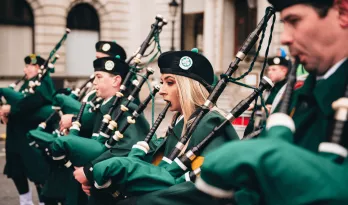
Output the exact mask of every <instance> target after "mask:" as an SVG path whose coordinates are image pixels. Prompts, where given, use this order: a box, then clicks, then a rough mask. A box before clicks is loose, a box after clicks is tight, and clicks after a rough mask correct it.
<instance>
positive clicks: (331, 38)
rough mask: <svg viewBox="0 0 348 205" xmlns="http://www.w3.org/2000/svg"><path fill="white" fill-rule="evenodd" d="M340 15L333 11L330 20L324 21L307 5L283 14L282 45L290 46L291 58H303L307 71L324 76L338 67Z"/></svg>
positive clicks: (323, 18)
mask: <svg viewBox="0 0 348 205" xmlns="http://www.w3.org/2000/svg"><path fill="white" fill-rule="evenodd" d="M337 15H338V13H336V12H334V10H333V9H330V10H329V12H328V14H327V16H326V17H322V18H321V17H320V16H319V15H318V14H317V13H316V11H315V10H314V8H313V7H311V6H307V5H305V4H297V5H294V6H290V7H288V8H286V9H284V10H282V12H281V19H282V21H283V22H284V31H283V33H282V35H281V42H282V44H284V45H287V46H289V50H290V53H291V55H292V56H298V57H299V58H300V60H301V63H302V64H303V65H304V67H305V68H306V70H307V71H309V72H312V73H315V74H317V75H322V74H324V73H325V72H326V71H327V69H329V68H330V67H331V66H333V64H334V63H335V62H334V58H335V57H334V55H335V52H337V49H335V48H334V46H333V45H334V43H335V41H337V39H336V38H335V34H336V32H337V28H338V19H337ZM336 22H337V23H336Z"/></svg>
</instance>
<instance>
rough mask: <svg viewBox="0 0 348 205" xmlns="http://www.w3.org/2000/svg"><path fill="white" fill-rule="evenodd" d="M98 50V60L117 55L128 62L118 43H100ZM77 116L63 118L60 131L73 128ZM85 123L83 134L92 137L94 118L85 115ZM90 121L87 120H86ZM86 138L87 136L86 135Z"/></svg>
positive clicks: (71, 115) (98, 43)
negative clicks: (73, 120) (73, 121)
mask: <svg viewBox="0 0 348 205" xmlns="http://www.w3.org/2000/svg"><path fill="white" fill-rule="evenodd" d="M95 49H96V58H97V59H98V58H102V57H116V56H117V55H118V56H120V59H122V60H124V61H125V60H126V58H127V56H126V52H125V50H124V49H123V48H122V47H121V46H120V45H119V44H117V43H116V42H114V41H99V42H97V43H96V44H95ZM74 116H75V115H74V114H65V115H63V116H62V117H61V120H60V122H59V129H60V131H63V130H65V129H69V128H70V127H71V126H72V119H73V117H74ZM83 117H84V118H83V119H82V120H83V122H84V126H83V127H82V129H83V130H82V131H81V132H83V133H86V136H87V135H88V134H90V135H91V132H92V130H91V128H93V120H91V119H93V116H90V115H88V114H85V113H84V115H83ZM86 117H87V118H88V119H85V118H86ZM88 122H91V123H92V124H89V125H87V124H86V123H88ZM84 136H85V135H84Z"/></svg>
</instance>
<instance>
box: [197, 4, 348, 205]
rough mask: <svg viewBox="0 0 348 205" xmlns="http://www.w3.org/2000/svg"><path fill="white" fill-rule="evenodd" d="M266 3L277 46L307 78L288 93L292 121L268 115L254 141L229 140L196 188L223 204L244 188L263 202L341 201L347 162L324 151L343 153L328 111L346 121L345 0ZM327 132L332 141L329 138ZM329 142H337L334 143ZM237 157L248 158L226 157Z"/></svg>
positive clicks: (344, 146) (343, 200)
mask: <svg viewBox="0 0 348 205" xmlns="http://www.w3.org/2000/svg"><path fill="white" fill-rule="evenodd" d="M269 1H270V3H271V4H273V6H274V7H275V9H276V10H278V11H280V12H281V18H282V21H283V22H284V32H283V34H282V37H281V41H282V43H283V44H284V45H288V46H289V48H290V52H291V55H292V56H295V57H297V58H299V59H300V62H301V63H302V64H303V65H304V66H305V69H306V70H307V71H308V72H309V76H308V77H307V79H306V81H305V82H304V85H303V87H301V88H300V89H298V90H296V91H295V93H294V96H293V100H292V102H291V107H292V109H290V111H291V112H290V116H292V119H291V118H290V117H285V116H284V115H283V117H280V116H281V115H274V117H272V116H270V118H269V120H268V122H267V130H268V133H267V132H265V133H264V134H263V136H262V137H261V138H260V139H256V140H248V141H243V142H239V143H238V142H237V143H229V144H226V145H225V146H224V147H222V148H221V149H219V150H216V152H214V153H211V155H209V156H207V160H206V161H205V164H203V167H202V172H201V178H200V179H199V180H197V183H196V186H197V188H198V189H199V190H201V191H203V192H204V193H206V194H209V195H212V196H215V197H218V198H228V199H233V198H234V193H235V192H234V190H236V189H238V188H241V187H246V188H249V189H253V190H255V191H256V192H257V193H258V194H259V196H260V202H259V203H262V204H294V205H297V204H347V203H348V197H347V194H346V187H347V184H348V177H347V175H346V173H347V164H346V160H345V161H340V163H341V164H340V163H338V162H337V161H333V160H332V157H330V156H327V154H324V153H328V152H331V153H335V154H336V155H340V157H341V158H342V157H343V159H344V158H345V157H346V156H347V147H348V141H347V138H346V133H347V131H348V130H347V126H346V123H345V122H344V123H341V125H345V126H339V129H340V130H339V131H338V132H337V130H334V131H330V130H332V124H333V122H335V121H334V120H335V118H334V114H335V111H334V109H333V108H335V109H337V111H336V112H338V113H339V114H338V119H340V120H342V119H344V120H345V121H346V119H347V118H346V116H347V115H346V114H343V116H342V114H340V113H342V112H343V113H347V101H346V99H347V95H348V93H347V84H348V73H347V72H348V69H347V68H348V60H347V57H348V48H347V46H348V40H347V38H346V36H347V35H348V1H346V0H337V1H336V0H322V1H314V0H302V1H296V0H286V1H278V0H269ZM342 96H344V97H345V98H343V99H340V98H341V97H342ZM276 114H278V113H276ZM339 115H341V116H339ZM342 117H343V118H342ZM336 120H337V116H336ZM336 128H337V126H336V127H335V129H336ZM271 131H273V132H272V134H270V132H271ZM276 131H277V133H276ZM331 132H333V133H332V135H333V136H334V137H335V138H334V139H328V137H327V136H328V135H330V134H331ZM338 133H340V134H342V136H337V134H338ZM330 137H331V136H330ZM337 137H339V138H340V140H339V141H337V139H336V138H337ZM331 138H332V137H331ZM328 140H333V141H334V142H335V141H337V142H339V143H340V144H339V146H333V145H332V144H333V142H330V143H326V142H327V141H328ZM328 144H331V145H329V146H328ZM330 147H331V148H330ZM332 147H334V148H332ZM318 151H320V153H318ZM241 153H249V154H247V155H240V156H241V157H237V158H232V157H228V156H226V154H228V155H238V154H241ZM340 157H338V158H340ZM336 158H337V157H336ZM227 162H228V166H226V163H227ZM217 179H218V180H217Z"/></svg>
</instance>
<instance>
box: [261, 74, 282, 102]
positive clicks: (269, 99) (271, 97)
mask: <svg viewBox="0 0 348 205" xmlns="http://www.w3.org/2000/svg"><path fill="white" fill-rule="evenodd" d="M285 84H286V79H284V80H282V81H280V82H277V83H276V84H275V85H274V87H273V88H272V89H271V91H270V94H269V96H268V97H267V100H266V102H265V104H266V105H272V103H273V101H274V99H275V97H276V96H277V94H278V92H279V91H280V89H281V88H282V87H283V86H284V85H285Z"/></svg>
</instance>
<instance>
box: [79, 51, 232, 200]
mask: <svg viewBox="0 0 348 205" xmlns="http://www.w3.org/2000/svg"><path fill="white" fill-rule="evenodd" d="M158 66H159V67H160V71H161V74H162V75H161V82H162V87H161V90H160V91H159V94H160V95H161V96H162V97H163V100H165V101H166V102H170V103H171V106H170V108H169V110H170V111H172V112H176V114H175V115H174V119H173V123H172V125H171V126H169V130H168V131H167V133H166V136H165V137H164V138H163V140H162V141H159V140H157V139H156V138H153V139H152V141H151V142H150V143H149V144H150V151H149V152H148V153H147V155H146V158H145V159H146V160H147V161H148V162H149V163H141V167H137V163H135V162H134V163H133V162H132V160H133V158H131V157H117V155H115V154H113V153H109V154H105V155H104V156H101V157H99V159H97V160H95V161H94V162H92V163H91V166H88V167H85V168H84V169H83V172H81V170H78V171H75V173H74V175H75V179H77V180H78V181H79V182H80V183H81V184H82V187H83V189H84V191H85V192H86V193H87V194H91V192H90V189H91V187H92V186H93V184H94V183H95V182H96V183H95V184H100V185H101V186H99V185H96V187H98V188H101V187H106V186H103V185H102V184H103V182H102V181H104V179H105V180H106V179H110V178H112V179H114V178H117V179H116V180H117V181H118V180H120V183H122V187H123V186H124V187H127V185H129V184H127V180H128V179H131V178H132V179H134V178H137V177H139V179H140V178H144V177H145V178H147V177H149V178H148V180H150V181H153V182H154V183H153V184H151V183H148V184H146V185H145V187H143V186H144V185H143V184H144V183H140V184H139V187H137V183H132V189H134V190H135V189H136V190H139V192H137V193H133V192H127V191H126V190H120V191H121V192H122V191H124V194H126V195H127V196H132V195H138V194H139V193H147V192H152V191H155V190H158V189H162V188H164V187H166V186H164V187H163V186H160V187H158V186H157V185H156V180H160V178H161V174H160V173H158V174H157V173H156V169H158V170H159V169H161V168H163V167H164V165H162V162H161V163H160V164H159V165H158V167H155V166H154V165H152V164H151V162H153V163H154V164H158V162H156V159H161V158H162V156H163V155H164V156H167V155H168V154H169V153H170V152H171V151H172V150H173V149H174V147H175V146H176V144H177V142H178V141H179V139H180V136H182V134H183V133H184V131H185V129H184V128H186V127H188V126H190V124H191V121H192V120H190V116H191V115H192V114H193V113H194V111H195V109H196V108H198V107H199V106H201V105H202V104H203V103H204V102H205V100H206V99H207V97H208V95H209V90H210V89H211V84H213V81H214V72H213V68H212V66H211V64H210V62H209V61H208V60H207V59H206V58H205V57H204V56H203V55H201V54H199V53H198V52H195V51H171V52H166V53H163V54H162V55H161V56H160V57H159V59H158ZM224 119H225V118H224V116H222V114H220V112H219V111H217V110H215V109H214V110H211V111H210V112H208V113H207V114H206V115H205V117H204V118H203V119H202V121H201V122H200V123H199V125H198V126H197V129H196V130H195V132H194V133H193V135H192V137H191V138H190V140H189V141H188V143H186V144H185V146H184V149H183V151H182V153H184V152H185V151H188V150H189V149H191V148H192V147H194V146H196V145H197V144H198V143H200V142H201V141H202V140H203V139H204V138H205V137H206V136H207V135H208V134H209V133H210V132H211V131H212V130H213V128H214V127H215V126H217V125H219V124H220V123H222V122H223V121H224ZM235 139H238V136H237V133H236V132H235V130H234V128H233V127H232V126H231V125H230V124H228V125H227V126H225V128H224V129H223V130H222V131H221V132H219V133H217V134H216V136H215V137H214V138H213V140H211V141H210V142H209V144H208V145H207V146H206V147H205V148H204V149H203V150H202V151H201V152H200V155H201V157H199V159H201V160H202V159H204V156H205V154H206V153H207V152H209V151H211V150H213V149H215V148H217V147H219V146H220V145H222V144H224V143H225V142H227V141H231V140H235ZM182 153H181V154H182ZM123 162H126V163H123ZM128 162H129V163H128ZM115 163H116V164H117V163H121V164H122V166H121V165H120V166H118V165H117V166H116V167H118V168H117V169H113V167H115V166H114V165H115ZM118 169H126V170H132V171H131V173H128V172H127V171H125V172H123V171H122V173H128V174H125V175H122V173H120V172H118ZM190 169H194V167H193V168H191V167H190ZM110 173H111V175H108V174H110ZM112 173H114V174H115V175H113V174H112ZM119 174H121V175H122V176H120V175H119ZM150 175H151V176H150ZM96 176H100V178H98V179H97V177H96ZM152 176H154V178H151V177H152ZM94 181H95V182H94ZM121 181H122V182H121ZM115 184H116V183H115ZM110 186H112V185H111V184H109V186H107V187H110ZM92 190H93V189H92ZM143 191H144V192H143ZM93 196H95V194H93V192H92V197H91V198H93ZM99 198H100V199H99V200H100V201H99V200H97V201H96V202H95V203H98V204H103V203H105V200H107V197H105V196H103V197H99ZM109 199H110V200H113V199H112V197H109Z"/></svg>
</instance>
